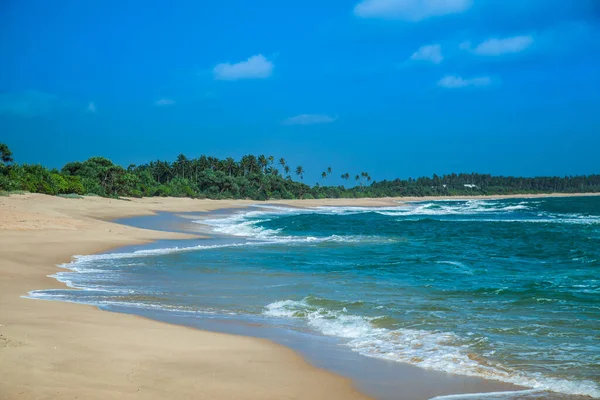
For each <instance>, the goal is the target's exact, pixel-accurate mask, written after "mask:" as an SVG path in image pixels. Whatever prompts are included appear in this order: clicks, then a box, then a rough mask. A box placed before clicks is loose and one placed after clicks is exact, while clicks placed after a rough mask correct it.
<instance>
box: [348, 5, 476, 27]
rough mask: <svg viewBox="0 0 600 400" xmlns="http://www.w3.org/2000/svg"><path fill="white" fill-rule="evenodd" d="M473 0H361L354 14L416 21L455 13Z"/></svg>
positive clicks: (465, 7) (365, 16) (465, 8)
mask: <svg viewBox="0 0 600 400" xmlns="http://www.w3.org/2000/svg"><path fill="white" fill-rule="evenodd" d="M472 4H473V0H362V1H361V2H360V3H358V4H357V5H356V6H355V7H354V14H355V15H356V16H358V17H362V18H383V19H399V20H404V21H412V22H417V21H421V20H424V19H426V18H430V17H438V16H442V15H447V14H457V13H462V12H465V11H467V10H468V9H469V8H471V5H472Z"/></svg>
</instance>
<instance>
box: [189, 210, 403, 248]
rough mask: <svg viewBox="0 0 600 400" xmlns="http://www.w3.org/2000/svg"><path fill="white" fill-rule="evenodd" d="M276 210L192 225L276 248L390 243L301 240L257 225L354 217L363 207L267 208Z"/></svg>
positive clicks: (361, 239)
mask: <svg viewBox="0 0 600 400" xmlns="http://www.w3.org/2000/svg"><path fill="white" fill-rule="evenodd" d="M270 208H271V209H274V210H277V213H275V214H274V213H273V212H264V211H248V212H242V213H239V214H234V215H230V216H228V217H224V218H211V219H202V220H196V221H193V222H194V223H198V224H204V225H208V226H209V227H211V228H212V230H213V232H215V233H219V234H224V235H228V236H237V237H243V238H247V239H249V240H251V241H259V242H264V243H279V244H294V243H298V244H303V243H322V242H344V243H356V242H369V241H373V242H380V241H390V240H393V239H389V238H383V237H376V236H360V235H329V236H301V235H283V234H282V229H281V228H280V229H267V228H265V227H263V226H261V224H263V223H265V222H269V221H271V219H272V218H276V217H277V216H281V215H301V214H315V213H321V214H343V213H355V212H359V211H357V210H358V209H360V210H361V211H360V212H366V210H367V208H365V207H345V208H344V209H343V210H338V211H334V209H335V207H330V208H318V209H294V208H282V207H270Z"/></svg>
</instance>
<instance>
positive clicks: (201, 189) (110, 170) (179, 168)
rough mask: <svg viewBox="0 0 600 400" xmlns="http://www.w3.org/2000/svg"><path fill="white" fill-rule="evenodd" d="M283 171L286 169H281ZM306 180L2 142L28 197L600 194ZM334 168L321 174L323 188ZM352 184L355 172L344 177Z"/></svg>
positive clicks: (203, 163) (256, 169)
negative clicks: (59, 156)
mask: <svg viewBox="0 0 600 400" xmlns="http://www.w3.org/2000/svg"><path fill="white" fill-rule="evenodd" d="M280 168H281V169H280ZM290 171H294V172H295V174H296V175H297V177H298V178H299V179H300V180H301V181H303V180H304V174H305V173H306V171H305V170H304V167H302V166H297V167H295V168H294V169H291V168H290V165H288V163H287V162H286V160H285V159H284V158H280V159H279V161H278V162H277V163H275V157H273V156H269V157H267V156H264V155H260V156H258V157H257V156H254V155H247V156H244V157H242V158H241V160H239V161H236V160H234V159H233V158H231V157H230V158H226V159H224V160H221V159H218V158H215V157H207V156H201V157H199V158H195V159H188V158H187V157H186V156H184V155H183V154H180V155H179V156H178V157H177V159H176V160H175V161H174V162H168V161H160V160H159V161H152V162H150V163H148V164H143V165H137V166H136V165H130V166H128V167H127V168H123V167H122V166H120V165H116V164H113V163H112V161H110V160H108V159H106V158H103V157H92V158H90V159H88V160H86V161H83V162H78V161H77V162H72V163H68V164H67V165H65V166H64V167H63V168H62V169H61V170H60V171H59V170H57V169H52V170H50V169H47V168H45V167H43V166H41V165H28V164H16V163H14V160H13V157H12V153H11V151H10V149H9V148H8V146H6V145H5V144H2V143H0V193H2V194H7V193H8V194H9V193H13V192H15V191H28V192H34V193H45V194H50V195H61V196H63V197H69V198H79V197H80V195H84V194H85V195H98V196H105V197H150V196H176V197H194V198H210V199H231V198H235V199H239V198H249V199H254V200H267V199H299V198H303V199H313V198H317V199H322V198H350V197H396V196H458V195H485V194H487V195H494V194H525V193H551V192H561V193H589V192H600V175H589V176H568V177H536V178H520V177H503V176H491V175H486V174H474V173H473V174H449V175H443V176H438V175H433V177H431V178H429V177H422V178H418V179H412V178H409V179H407V180H401V179H396V180H393V181H388V180H384V181H381V182H376V181H372V178H371V176H370V175H369V174H368V173H367V172H360V173H358V174H357V175H356V176H355V179H354V181H355V184H356V186H354V187H351V188H347V187H345V186H325V185H321V184H318V183H317V184H316V185H315V186H313V187H311V186H309V185H306V184H304V183H303V182H297V181H294V180H293V179H292V176H291V173H290ZM331 173H332V168H331V167H327V168H326V170H325V171H324V172H323V173H322V174H321V178H322V180H323V183H325V181H326V180H327V179H328V178H329V176H330V175H331ZM341 178H342V179H344V180H345V181H346V183H347V184H348V183H349V182H350V180H351V175H350V173H349V172H345V173H343V174H341Z"/></svg>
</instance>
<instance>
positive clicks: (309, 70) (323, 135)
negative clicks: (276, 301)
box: [0, 0, 600, 181]
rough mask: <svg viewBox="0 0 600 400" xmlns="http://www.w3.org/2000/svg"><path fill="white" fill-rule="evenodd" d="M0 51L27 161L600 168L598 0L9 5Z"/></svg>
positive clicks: (3, 132)
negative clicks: (204, 157)
mask: <svg viewBox="0 0 600 400" xmlns="http://www.w3.org/2000/svg"><path fill="white" fill-rule="evenodd" d="M173 4H176V6H175V5H173ZM0 60H2V62H1V63H0V141H3V142H6V143H7V144H8V145H9V146H10V147H11V148H12V149H13V151H14V153H15V156H16V158H17V161H20V162H28V163H42V164H45V165H48V166H52V167H61V166H62V165H63V164H65V163H66V162H68V161H72V160H77V159H79V160H82V159H85V158H87V157H90V156H94V155H104V156H107V157H109V158H111V159H113V161H115V162H118V163H121V164H123V165H128V164H130V163H141V162H145V161H149V160H152V159H174V158H175V157H176V155H177V154H178V153H180V152H183V153H185V154H186V155H188V157H195V156H198V155H200V154H209V155H215V156H219V157H227V156H233V157H236V158H238V157H240V156H241V155H243V154H246V153H256V154H259V153H264V154H267V155H270V154H273V155H275V156H276V157H280V156H283V157H285V158H286V159H288V160H289V161H290V162H291V163H292V164H294V165H297V164H302V165H304V167H305V169H306V170H307V171H308V172H307V174H306V176H307V180H308V181H316V180H317V179H318V176H319V175H320V172H321V171H323V170H324V169H325V168H326V167H327V166H329V165H331V166H332V167H333V169H334V175H335V176H338V175H339V174H341V173H343V172H350V173H351V174H355V173H357V172H360V171H368V172H370V173H371V175H372V176H373V178H374V179H376V180H381V179H385V178H388V179H389V178H394V177H403V178H406V177H408V176H413V177H416V176H420V175H430V174H432V173H438V174H443V173H449V172H472V171H476V172H481V173H492V174H505V175H525V176H534V175H555V174H556V175H565V174H582V173H599V172H600V162H599V158H598V155H597V154H598V148H600V112H598V110H600V94H599V93H600V72H599V71H600V4H599V2H597V1H595V0H528V1H523V0H363V1H358V0H353V1H350V0H348V1H342V0H330V1H327V2H324V1H316V0H305V1H302V2H283V1H280V0H255V1H245V0H239V1H235V0H222V1H178V2H164V1H162V2H158V1H148V0H145V1H102V2H91V1H79V0H73V1H66V0H56V1H52V2H48V1H33V0H4V1H2V2H1V3H0Z"/></svg>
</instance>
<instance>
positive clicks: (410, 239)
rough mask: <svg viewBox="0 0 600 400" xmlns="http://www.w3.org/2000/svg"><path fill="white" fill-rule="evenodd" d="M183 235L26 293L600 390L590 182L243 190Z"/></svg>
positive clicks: (89, 264) (597, 238)
mask: <svg viewBox="0 0 600 400" xmlns="http://www.w3.org/2000/svg"><path fill="white" fill-rule="evenodd" d="M195 224H197V226H198V227H199V228H202V229H210V231H211V232H213V234H214V235H215V236H214V238H213V239H211V240H208V241H203V242H201V243H200V244H199V245H197V246H196V245H194V246H188V247H185V246H179V247H171V248H160V249H152V250H142V251H137V252H130V253H111V254H103V255H95V256H83V257H78V258H76V259H75V261H74V262H73V263H71V264H68V265H66V266H65V267H66V268H68V270H67V271H65V272H61V273H59V274H57V278H58V279H59V280H61V281H64V282H67V283H68V284H69V285H70V286H72V287H74V288H83V289H86V290H80V291H73V290H47V291H36V292H32V293H31V296H32V297H37V298H50V299H58V300H66V301H76V302H83V303H89V304H96V305H100V306H104V307H109V308H110V307H129V308H132V309H135V308H139V309H144V310H152V309H160V310H163V311H165V310H166V311H173V312H177V313H190V315H198V314H200V315H228V316H239V317H252V318H255V319H257V320H260V321H261V322H262V323H268V324H274V325H278V326H283V327H285V328H287V329H293V330H299V331H311V332H315V333H318V334H321V335H325V336H331V337H336V338H339V339H341V340H342V343H343V344H344V346H347V348H348V349H350V350H352V351H355V352H358V353H360V354H363V355H365V356H369V357H377V358H382V359H387V360H393V361H398V362H405V363H410V364H414V365H417V366H419V367H422V368H427V369H433V370H439V371H444V372H450V373H455V374H461V375H471V376H479V377H484V378H489V379H496V380H500V381H505V382H510V383H515V384H519V385H523V386H527V387H532V388H540V389H545V390H550V391H554V392H557V393H565V394H579V395H588V396H591V397H596V398H600V197H577V198H548V199H511V200H469V201H431V202H422V203H410V204H408V205H400V206H398V207H389V208H356V207H340V208H334V207H322V208H316V209H310V210H299V209H293V208H285V207H277V206H257V207H253V208H251V209H247V210H236V211H235V212H234V213H233V214H217V215H210V216H208V217H207V218H206V217H205V218H199V219H198V220H197V221H195Z"/></svg>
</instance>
